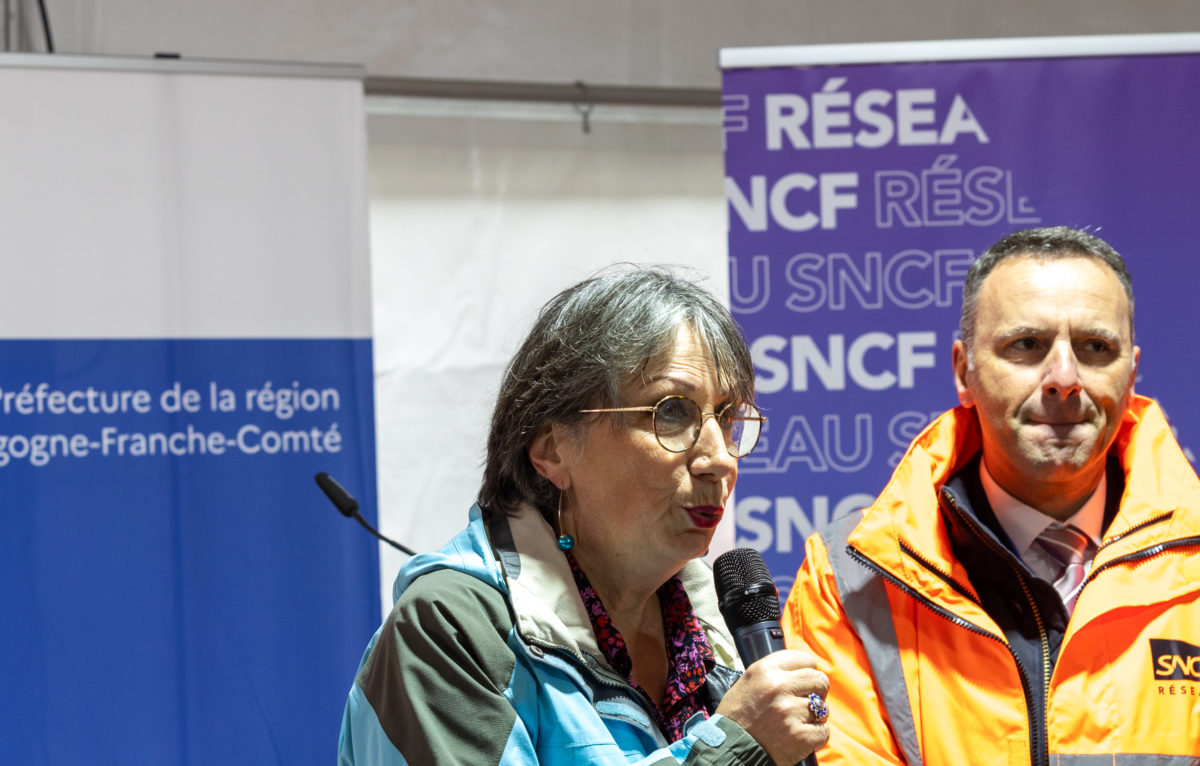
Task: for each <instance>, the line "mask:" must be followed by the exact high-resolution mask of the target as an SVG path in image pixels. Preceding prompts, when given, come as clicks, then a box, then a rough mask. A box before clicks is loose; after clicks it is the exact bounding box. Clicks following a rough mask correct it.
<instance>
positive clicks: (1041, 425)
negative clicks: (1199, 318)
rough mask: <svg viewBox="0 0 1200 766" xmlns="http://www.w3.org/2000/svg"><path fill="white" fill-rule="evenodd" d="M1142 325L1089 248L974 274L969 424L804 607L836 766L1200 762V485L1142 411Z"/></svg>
mask: <svg viewBox="0 0 1200 766" xmlns="http://www.w3.org/2000/svg"><path fill="white" fill-rule="evenodd" d="M1133 306H1134V301H1133V292H1132V288H1131V286H1130V281H1129V273H1128V271H1127V270H1126V268H1125V264H1124V262H1123V261H1122V259H1121V257H1120V256H1119V255H1118V254H1117V253H1116V252H1115V251H1114V250H1113V249H1112V248H1111V247H1110V246H1109V245H1108V244H1107V243H1105V242H1104V241H1103V240H1100V239H1099V238H1097V237H1095V236H1093V235H1091V234H1088V233H1085V232H1081V231H1077V230H1074V229H1068V228H1064V227H1056V228H1046V229H1033V230H1027V231H1021V232H1017V233H1015V234H1011V235H1009V236H1007V237H1005V238H1003V239H1001V240H1000V241H999V242H997V243H996V244H995V245H993V246H992V247H991V248H989V249H988V251H987V252H985V253H984V254H983V255H982V256H980V258H979V259H978V260H977V261H976V262H975V263H974V264H973V265H972V267H971V270H970V272H969V273H968V275H967V279H966V284H965V285H964V288H963V311H962V325H961V333H962V339H961V340H958V341H955V343H954V349H953V357H952V358H953V364H954V379H955V386H956V388H957V390H958V397H959V401H960V403H961V406H959V407H957V408H955V409H953V410H951V411H949V412H947V413H945V414H944V415H942V416H941V417H939V418H938V419H937V420H935V421H934V422H933V423H932V424H930V426H929V427H928V428H926V429H925V431H923V432H922V433H921V434H920V435H919V436H918V437H917V438H916V439H915V440H914V441H913V443H912V445H911V446H910V447H909V449H908V452H907V453H906V454H905V456H904V458H903V460H902V461H901V463H900V464H899V465H898V466H897V468H896V471H895V473H894V474H893V476H892V478H891V480H890V481H889V483H888V485H887V486H886V487H885V488H884V490H883V492H882V494H880V496H879V497H878V499H877V500H876V501H875V503H874V504H873V505H872V506H871V507H869V508H867V509H865V510H863V511H861V512H858V513H855V514H852V515H851V516H848V517H844V518H842V519H839V520H837V521H835V522H834V523H832V524H831V525H829V527H828V528H826V529H824V530H823V531H821V532H820V533H818V534H816V535H813V536H812V537H811V538H809V540H808V543H807V555H806V559H805V561H804V564H803V566H802V567H801V569H800V572H799V574H798V576H797V579H796V585H795V587H794V588H793V590H792V592H791V594H790V595H789V596H788V599H787V604H786V608H785V610H784V618H783V625H784V632H785V634H786V635H787V641H788V643H789V645H792V646H799V645H804V646H806V647H808V648H809V649H810V650H811V651H812V652H814V653H815V654H816V655H817V656H818V658H819V659H820V661H821V665H822V667H821V669H822V670H824V671H825V672H827V673H829V675H830V678H831V679H833V686H832V688H831V689H830V691H829V695H828V703H829V708H830V710H831V711H832V712H831V715H830V719H829V726H830V729H831V735H830V738H829V744H828V746H827V747H826V748H825V749H823V750H821V751H820V753H819V757H820V762H821V766H835V764H894V763H906V764H910V765H915V764H929V765H930V766H942V765H943V764H955V765H957V764H1038V765H1039V766H1040V765H1042V764H1051V763H1053V764H1055V765H1056V766H1058V765H1059V764H1061V765H1062V766H1069V765H1072V764H1075V765H1078V766H1083V765H1084V764H1099V763H1104V764H1123V765H1128V766H1132V765H1133V764H1139V765H1140V764H1157V765H1159V766H1183V765H1184V764H1190V765H1192V766H1195V765H1197V764H1200V481H1198V480H1197V477H1196V473H1195V471H1194V470H1193V469H1192V467H1191V465H1190V464H1189V463H1188V461H1187V459H1186V457H1185V456H1184V455H1183V453H1182V451H1181V450H1180V448H1179V445H1178V444H1177V443H1176V442H1175V439H1174V438H1173V437H1172V435H1171V432H1170V429H1169V427H1168V425H1167V423H1166V420H1165V418H1164V417H1163V414H1162V412H1161V410H1160V409H1159V407H1158V405H1157V404H1155V403H1154V402H1153V401H1151V400H1150V399H1146V398H1144V397H1140V396H1137V395H1135V394H1134V390H1133V389H1134V379H1135V377H1136V375H1137V364H1138V355H1139V349H1138V348H1137V346H1135V345H1134V343H1133V313H1134V311H1133Z"/></svg>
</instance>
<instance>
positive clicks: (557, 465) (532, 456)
mask: <svg viewBox="0 0 1200 766" xmlns="http://www.w3.org/2000/svg"><path fill="white" fill-rule="evenodd" d="M568 442H569V439H568V438H567V433H566V430H565V429H564V428H563V427H562V426H559V425H549V426H546V427H545V428H543V429H542V430H541V432H540V433H539V434H538V435H537V436H535V437H534V439H533V441H532V442H531V443H530V445H529V448H528V453H529V462H530V463H532V464H533V469H534V470H535V471H537V472H538V473H539V474H541V475H542V476H544V477H545V478H546V479H547V480H549V482H550V483H551V484H553V485H554V486H556V487H558V488H559V489H560V490H565V489H566V488H567V487H569V486H571V472H570V467H569V465H568V462H567V460H566V459H565V457H566V448H567V446H568Z"/></svg>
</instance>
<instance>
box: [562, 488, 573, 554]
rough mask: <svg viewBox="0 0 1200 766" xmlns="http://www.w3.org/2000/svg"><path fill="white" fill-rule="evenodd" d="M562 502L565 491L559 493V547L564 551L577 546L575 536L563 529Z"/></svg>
mask: <svg viewBox="0 0 1200 766" xmlns="http://www.w3.org/2000/svg"><path fill="white" fill-rule="evenodd" d="M562 502H563V492H561V491H560V492H559V493H558V548H559V550H562V551H569V550H571V549H572V548H574V547H575V538H574V537H571V536H570V535H568V534H567V531H566V530H565V529H563V523H562Z"/></svg>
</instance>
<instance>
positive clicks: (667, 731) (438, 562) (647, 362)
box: [339, 269, 828, 766]
mask: <svg viewBox="0 0 1200 766" xmlns="http://www.w3.org/2000/svg"><path fill="white" fill-rule="evenodd" d="M753 401H754V372H753V367H752V364H751V361H750V352H749V349H747V347H746V343H745V340H744V339H743V337H742V335H741V332H740V331H739V329H738V327H737V325H736V324H735V323H734V321H733V319H732V317H731V316H730V315H729V312H728V311H727V310H726V309H725V308H724V307H723V306H722V305H721V304H720V303H719V302H718V301H717V300H716V299H715V298H714V297H713V296H712V295H711V294H710V293H708V292H707V291H706V290H704V289H703V288H701V287H698V286H697V285H696V284H694V283H692V282H690V281H688V280H686V279H682V278H680V277H677V276H674V275H673V274H671V273H670V272H669V271H666V270H663V269H636V270H626V271H620V272H616V273H609V274H605V275H603V276H598V277H595V278H592V279H588V280H585V281H584V282H581V283H579V284H577V285H575V286H573V287H571V288H569V289H567V290H565V291H563V292H562V293H560V294H559V295H557V296H555V298H554V299H552V300H551V301H550V302H549V303H548V304H547V305H546V306H545V307H544V308H543V309H542V311H541V313H540V314H539V316H538V319H537V321H536V323H535V324H534V326H533V329H532V330H531V331H530V333H529V336H528V337H527V338H526V340H525V342H524V344H523V345H522V346H521V348H520V350H519V351H517V353H516V355H515V356H514V357H513V359H512V361H511V362H510V363H509V366H508V369H507V370H506V371H505V374H504V379H503V383H502V385H501V390H500V395H499V397H498V400H497V402H496V408H495V412H494V414H493V416H492V425H491V432H490V435H489V437H488V456H487V466H486V469H485V473H484V481H483V486H482V488H481V490H480V493H479V502H478V504H477V505H475V506H474V507H473V508H472V509H471V514H470V521H469V524H468V526H467V529H466V530H465V531H463V532H462V533H460V534H459V535H458V536H456V537H455V538H454V539H453V540H451V541H450V542H449V543H448V544H447V545H446V546H444V547H443V548H442V549H441V550H440V551H438V552H437V553H432V554H422V555H418V556H415V557H413V558H412V559H411V560H410V561H409V562H408V563H407V564H406V565H405V566H404V567H403V568H402V569H401V570H400V574H399V576H398V577H397V580H396V585H395V589H394V593H395V597H396V603H395V607H394V609H393V610H392V613H391V614H390V615H389V617H388V618H387V620H386V621H385V622H384V624H383V626H382V627H381V628H380V629H379V631H378V632H377V633H376V634H375V637H374V638H373V639H372V640H371V644H370V646H369V647H368V649H367V652H366V654H365V655H364V657H363V662H362V665H361V666H360V668H359V672H358V676H357V678H356V679H355V683H354V687H353V688H352V690H351V693H350V698H349V701H348V702H347V705H346V711H345V716H344V719H343V724H342V733H341V738H340V742H339V751H340V762H341V763H342V764H367V763H372V764H429V763H463V764H471V765H472V766H478V765H480V764H625V763H647V764H649V763H704V764H725V763H728V764H759V763H762V764H767V763H771V762H772V761H773V762H774V763H777V764H789V765H790V764H794V763H796V762H798V761H799V760H801V759H802V758H804V757H805V756H807V755H808V754H809V753H811V752H812V751H813V750H814V749H816V748H817V747H819V746H821V745H822V744H824V742H825V740H826V739H827V738H828V729H827V728H826V727H825V725H824V721H823V720H821V721H816V720H814V719H813V714H812V713H811V712H810V700H809V695H810V694H817V695H820V696H824V694H825V693H826V691H827V690H828V679H827V678H826V676H825V675H824V674H823V673H821V672H819V671H818V670H816V669H815V664H814V661H813V658H812V657H811V656H810V655H808V654H806V653H802V652H799V651H794V650H788V651H781V652H776V653H774V654H771V655H769V656H768V657H766V658H764V659H762V660H760V661H758V662H756V663H754V664H753V665H751V666H750V668H749V669H748V670H747V671H746V672H745V673H744V674H742V675H739V672H738V670H737V668H738V667H739V665H738V661H737V658H736V654H735V652H734V650H733V643H732V641H731V639H730V638H729V636H728V635H727V634H726V632H725V627H724V623H723V621H722V620H721V618H720V615H719V613H718V612H717V610H716V605H715V604H716V598H715V593H714V591H713V585H712V577H711V572H710V571H709V569H708V567H707V566H706V565H705V564H703V563H702V562H700V561H698V560H697V559H698V557H700V556H702V555H703V554H704V553H705V551H707V550H708V547H709V543H710V542H711V540H712V537H713V533H714V530H715V528H716V526H717V523H718V522H719V521H720V520H721V517H722V515H723V513H724V509H725V503H726V502H727V501H728V499H729V496H730V492H731V491H732V490H733V485H734V482H735V480H736V479H737V469H738V458H739V457H741V456H743V455H745V454H747V453H748V452H750V450H752V449H754V446H755V444H756V443H757V441H758V435H759V430H760V426H761V421H762V418H761V415H760V413H759V411H758V409H757V408H756V407H755V406H754V404H753Z"/></svg>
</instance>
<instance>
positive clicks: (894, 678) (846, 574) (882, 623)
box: [821, 511, 1174, 766]
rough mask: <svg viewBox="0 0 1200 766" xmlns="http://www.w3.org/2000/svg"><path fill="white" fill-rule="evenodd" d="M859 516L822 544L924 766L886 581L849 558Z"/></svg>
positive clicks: (892, 712)
mask: <svg viewBox="0 0 1200 766" xmlns="http://www.w3.org/2000/svg"><path fill="white" fill-rule="evenodd" d="M861 517H862V514H861V512H857V511H856V512H855V513H852V514H850V515H849V516H843V517H842V518H840V519H838V520H837V521H834V522H833V523H832V524H830V525H829V526H828V527H826V528H825V529H824V530H822V532H821V539H822V540H824V541H825V549H826V550H827V551H828V552H829V564H830V567H831V568H832V569H833V578H834V581H835V582H836V583H837V587H838V593H839V594H840V596H841V598H842V608H843V609H844V610H845V611H846V616H847V617H849V618H850V626H851V628H852V629H853V630H854V632H855V633H856V634H857V635H858V639H859V641H861V642H862V645H863V648H864V649H865V650H866V652H867V661H868V662H869V663H870V665H871V674H872V675H873V676H874V677H875V686H876V687H877V690H878V692H879V697H880V699H882V700H883V705H884V708H886V709H887V715H888V722H889V724H890V725H891V729H892V736H894V737H895V738H896V742H897V743H899V745H900V749H901V750H902V751H903V752H904V757H905V759H906V760H907V761H908V763H909V766H921V764H922V763H923V762H922V760H921V748H920V747H919V746H918V745H917V729H916V726H915V725H914V724H913V715H912V706H911V705H910V704H909V701H908V685H907V684H906V683H905V682H904V670H903V668H902V667H901V665H900V650H899V648H898V646H897V641H896V626H895V625H893V624H892V612H891V609H890V607H889V606H888V599H887V591H886V590H885V588H884V584H883V580H882V579H881V578H880V577H879V576H877V575H876V574H875V573H874V572H872V571H871V570H869V569H867V568H866V567H865V566H863V565H862V564H860V563H859V562H857V561H855V560H854V559H853V558H851V557H850V554H849V552H848V551H847V550H846V540H847V539H848V538H849V537H850V532H851V531H853V529H854V527H855V526H856V525H857V524H858V521H859V519H860V518H861ZM1172 766H1174V764H1172Z"/></svg>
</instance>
